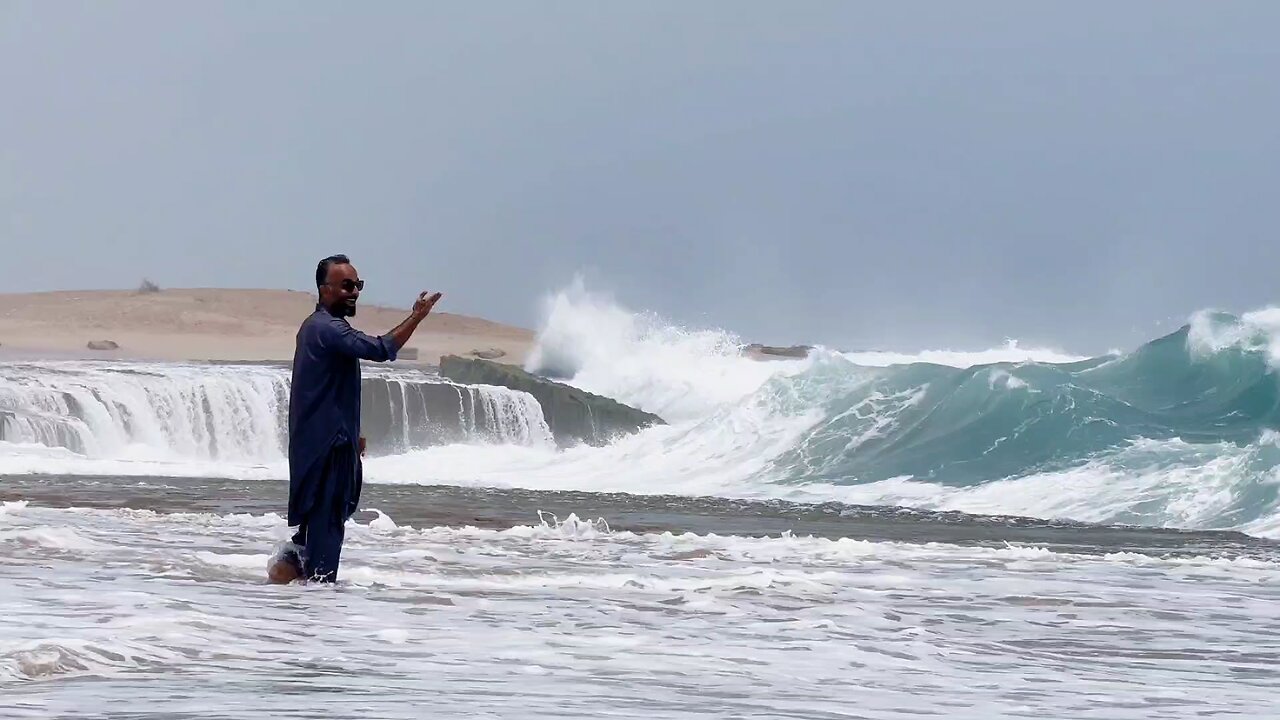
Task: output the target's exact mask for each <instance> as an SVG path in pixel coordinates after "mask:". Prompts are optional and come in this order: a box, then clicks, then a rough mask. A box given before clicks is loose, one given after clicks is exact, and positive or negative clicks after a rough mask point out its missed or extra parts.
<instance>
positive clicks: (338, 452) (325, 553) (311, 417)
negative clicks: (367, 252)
mask: <svg viewBox="0 0 1280 720" xmlns="http://www.w3.org/2000/svg"><path fill="white" fill-rule="evenodd" d="M316 288H317V289H318V290H319V293H320V301H319V302H318V303H317V304H316V309H315V312H313V313H312V314H311V316H310V317H308V318H307V319H306V320H304V321H303V322H302V327H301V328H299V329H298V338H297V343H298V344H297V349H296V350H295V351H294V355H293V379H292V382H291V383H290V388H289V390H290V392H289V525H290V526H291V527H292V526H297V527H298V532H297V533H296V534H295V535H294V536H293V543H294V545H295V546H296V547H297V548H298V549H297V550H293V549H290V550H289V551H286V552H285V553H284V554H283V555H281V556H280V557H279V558H278V559H277V560H275V561H274V562H273V563H272V564H271V566H270V567H269V568H268V576H269V577H270V579H271V580H272V581H273V582H289V581H290V580H293V579H295V578H297V577H302V578H304V579H306V580H312V581H318V582H334V581H335V580H337V577H338V559H339V556H340V555H341V553H342V537H343V525H344V524H345V523H346V521H347V519H348V518H350V517H351V515H352V513H354V512H355V511H356V508H357V507H358V504H359V501H360V487H361V484H362V469H361V463H360V456H361V455H363V454H364V438H363V437H361V435H360V361H361V360H372V361H375V362H386V361H388V360H395V359H396V353H397V352H399V350H400V348H402V347H404V344H405V343H406V342H408V341H409V337H410V336H412V335H413V331H414V330H416V329H417V328H418V324H419V323H421V322H422V320H423V318H425V317H426V316H427V315H428V314H430V313H431V308H433V307H434V306H435V304H436V302H437V301H438V300H439V299H440V293H434V294H428V293H425V292H424V293H422V294H421V295H419V296H418V299H417V301H416V302H414V304H413V311H412V312H410V314H409V317H407V318H405V320H404V322H402V323H400V324H399V325H397V326H396V327H395V328H393V329H392V330H391V331H390V332H388V333H387V334H386V335H382V336H380V337H373V336H371V335H366V334H364V333H362V332H360V331H359V330H356V329H355V328H353V327H351V325H350V324H349V323H348V322H347V318H348V317H352V316H354V315H355V314H356V301H357V300H359V298H360V291H361V290H363V289H364V281H363V280H361V279H360V276H359V275H358V274H357V273H356V269H355V268H354V267H352V265H351V261H350V260H348V259H347V256H345V255H332V256H330V257H327V258H325V259H324V260H321V261H320V264H319V265H317V266H316Z"/></svg>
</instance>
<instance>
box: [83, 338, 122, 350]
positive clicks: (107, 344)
mask: <svg viewBox="0 0 1280 720" xmlns="http://www.w3.org/2000/svg"><path fill="white" fill-rule="evenodd" d="M88 347H89V349H90V350H119V349H120V345H119V343H117V342H116V341H114V340H90V341H89V346H88Z"/></svg>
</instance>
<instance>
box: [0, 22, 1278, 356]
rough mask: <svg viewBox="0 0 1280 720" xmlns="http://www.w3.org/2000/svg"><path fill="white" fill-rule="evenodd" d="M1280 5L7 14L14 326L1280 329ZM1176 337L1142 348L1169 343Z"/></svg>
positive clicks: (918, 333)
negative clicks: (69, 291)
mask: <svg viewBox="0 0 1280 720" xmlns="http://www.w3.org/2000/svg"><path fill="white" fill-rule="evenodd" d="M1277 27H1280V3H1275V2H1229V3H1219V2H1167V1H1162V2H1125V3H1113V2H1092V3H1088V2H1086V3H1081V2H1059V3H1041V2H1021V1H1019V2H965V3H954V2H942V1H939V2H924V3H912V2H888V1H885V2H878V3H864V2H853V1H852V0H850V1H846V2H781V1H779V2H772V3H760V2H744V1H742V0H733V1H729V0H725V1H723V2H712V1H710V0H699V1H694V0H689V1H687V2H680V3H675V2H643V3H640V2H636V3H621V2H594V1H592V2H588V1H583V2H488V3H474V2H458V3H420V2H406V3H391V2H381V3H285V2H273V3H260V4H259V3H248V2H240V3H231V2H225V3H213V2H208V3H199V4H197V3H164V2H152V3H123V2H103V3H87V2H86V3H73V2H59V3H43V2H42V3H15V2H9V1H8V0H0V102H2V103H3V105H2V108H3V109H0V245H2V246H3V255H4V258H5V260H6V267H7V272H6V287H5V288H4V289H5V290H6V291H26V290H44V289H58V288H86V287H134V286H136V285H137V283H138V281H139V280H140V279H141V278H142V277H143V276H147V277H150V278H152V279H154V280H156V281H157V282H159V283H160V284H162V285H164V286H169V287H179V286H231V287H294V288H307V287H309V286H310V284H311V279H310V276H311V273H312V271H313V268H314V265H315V262H316V260H318V259H319V258H320V257H322V256H324V255H327V254H329V253H332V252H346V253H348V254H350V255H352V256H353V259H354V260H355V261H356V264H357V266H358V267H359V269H360V271H361V274H362V275H363V276H365V277H366V278H367V280H368V282H369V287H368V289H367V291H366V296H368V297H369V298H370V299H373V300H377V301H380V302H390V303H396V304H406V305H407V303H408V302H409V301H410V300H411V299H412V295H413V293H414V292H416V291H417V290H418V289H420V288H422V287H430V288H437V289H441V290H443V291H444V292H445V293H446V296H447V297H446V299H445V302H444V303H443V304H442V306H441V309H448V310H451V311H456V312H463V313H470V314H479V315H483V316H486V317H490V318H493V319H497V320H503V321H509V322H516V323H521V324H525V325H528V326H533V325H535V324H536V323H537V321H538V316H539V313H540V309H541V304H540V303H541V298H542V297H543V296H544V295H545V294H546V293H547V292H548V291H550V290H553V289H555V288H556V287H559V286H562V285H565V284H567V283H568V282H569V281H570V280H571V278H572V277H573V274H574V273H575V272H577V271H584V272H585V273H586V278H587V282H588V286H589V287H595V288H599V289H602V290H607V291H610V292H612V293H613V294H614V295H615V296H616V297H617V298H618V299H619V300H620V301H621V302H623V303H625V304H627V305H629V306H632V307H636V308H645V309H651V310H654V311H657V312H659V313H662V314H664V315H667V316H669V317H671V318H673V319H675V320H678V321H681V322H684V323H688V324H693V325H700V326H701V325H715V326H723V327H727V328H729V329H732V330H735V331H737V332H739V333H740V334H742V335H743V336H744V337H745V338H746V339H748V340H761V341H765V342H778V343H783V342H796V341H816V342H824V343H828V344H833V345H837V346H845V347H870V346H881V347H894V348H899V349H916V348H920V347H939V346H955V347H967V348H974V347H981V346H986V345H989V344H991V343H997V342H1000V341H1001V340H1002V339H1003V338H1005V337H1016V338H1021V339H1023V340H1024V341H1025V342H1053V343H1054V344H1056V345H1058V346H1060V347H1066V348H1068V349H1074V350H1077V351H1084V352H1090V351H1095V350H1103V349H1106V348H1108V347H1113V346H1120V347H1130V346H1132V345H1134V344H1136V343H1138V342H1141V341H1142V340H1145V339H1147V338H1150V337H1153V336H1154V335H1155V334H1156V332H1158V331H1159V330H1161V329H1168V328H1171V327H1172V326H1173V325H1175V324H1176V323H1177V322H1178V321H1181V320H1182V319H1183V318H1185V316H1186V315H1187V314H1188V313H1190V312H1191V311H1193V310H1195V309H1198V308H1203V307H1216V308H1222V309H1228V310H1245V309H1250V308H1253V307H1257V306H1262V305H1266V304H1269V303H1272V302H1275V301H1277V300H1280V277H1278V276H1277V272H1276V271H1277V267H1278V266H1280V263H1278V261H1280V243H1276V242H1275V230H1276V228H1277V227H1278V226H1280V224H1278V222H1277V221H1278V220H1280V202H1277V199H1276V191H1277V188H1278V187H1280V182H1278V181H1280V152H1278V151H1280V42H1277V41H1276V28H1277ZM1161 322H1163V323H1165V325H1162V326H1160V327H1157V323H1161Z"/></svg>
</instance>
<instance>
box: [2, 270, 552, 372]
mask: <svg viewBox="0 0 1280 720" xmlns="http://www.w3.org/2000/svg"><path fill="white" fill-rule="evenodd" d="M445 300H446V302H447V300H448V298H446V299H445ZM314 305H315V295H314V294H313V293H307V292H299V291H293V290H229V289H189V290H185V289H184V290H162V291H159V292H150V293H145V292H137V291H130V290H83V291H58V292H43V293H21V294H0V356H4V357H10V358H13V357H24V358H70V357H77V358H79V357H98V358H116V359H143V360H240V361H262V360H289V359H291V358H292V357H293V347H294V335H295V333H296V332H297V330H298V324H299V323H300V322H301V321H302V319H303V318H305V317H306V316H307V315H308V314H310V313H311V311H312V309H313V307H314ZM407 314H408V310H407V308H405V309H396V308H387V307H377V306H372V305H362V306H361V307H360V312H359V314H358V315H357V316H356V317H355V318H353V319H352V325H354V326H356V327H358V328H360V329H361V330H364V331H365V332H369V333H375V334H380V333H383V332H386V331H387V330H389V329H391V328H392V327H394V326H395V325H396V323H398V322H400V321H401V320H403V319H404V318H405V316H406V315H407ZM101 340H110V341H113V342H115V343H117V344H118V345H119V346H120V347H119V349H118V350H108V351H101V350H90V349H88V343H89V342H91V341H101ZM532 342H533V333H532V332H531V331H529V330H526V329H523V328H518V327H512V326H510V325H502V324H500V323H495V322H490V321H488V320H484V319H481V318H475V317H468V316H465V315H455V314H451V313H445V312H436V313H432V315H431V316H430V317H428V318H427V319H426V320H425V321H424V322H423V324H422V326H421V327H419V328H418V331H417V333H415V334H414V337H413V339H412V340H411V341H410V342H409V345H408V347H409V348H412V349H415V350H417V351H418V357H419V360H417V361H416V362H418V363H420V364H421V363H435V362H436V361H437V360H438V359H439V357H440V355H443V354H446V353H454V354H460V355H466V354H469V353H471V352H472V351H473V350H490V349H494V350H499V351H501V352H503V353H505V355H504V356H503V357H502V358H500V359H501V360H502V361H504V362H514V363H519V362H523V360H524V357H525V354H526V353H527V352H528V350H529V348H530V347H531V345H532ZM401 362H409V363H412V362H415V361H414V360H402V361H401Z"/></svg>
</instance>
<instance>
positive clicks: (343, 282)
mask: <svg viewBox="0 0 1280 720" xmlns="http://www.w3.org/2000/svg"><path fill="white" fill-rule="evenodd" d="M362 287H364V283H363V282H361V280H360V275H359V274H358V273H357V272H356V269H355V266H353V265H330V266H329V276H328V277H327V278H326V279H325V284H324V285H322V286H320V302H321V303H322V304H323V305H324V306H325V307H326V308H328V309H329V312H331V313H333V314H334V315H337V316H338V317H344V316H345V317H353V316H355V314H356V301H357V300H359V299H360V289H361V288H362Z"/></svg>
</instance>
